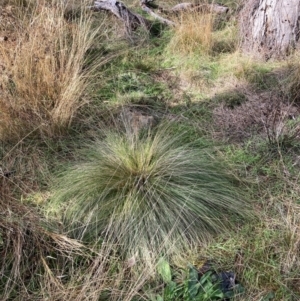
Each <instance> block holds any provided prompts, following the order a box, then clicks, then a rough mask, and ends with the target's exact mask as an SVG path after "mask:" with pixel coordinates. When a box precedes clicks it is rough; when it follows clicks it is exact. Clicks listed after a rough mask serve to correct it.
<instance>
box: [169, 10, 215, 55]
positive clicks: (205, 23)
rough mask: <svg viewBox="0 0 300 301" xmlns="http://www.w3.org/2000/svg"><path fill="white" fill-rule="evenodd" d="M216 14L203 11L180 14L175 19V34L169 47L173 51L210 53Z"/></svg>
mask: <svg viewBox="0 0 300 301" xmlns="http://www.w3.org/2000/svg"><path fill="white" fill-rule="evenodd" d="M213 21H214V15H213V14H212V13H203V12H197V11H194V12H187V13H182V14H180V16H179V17H177V19H176V20H175V22H176V23H177V26H175V27H174V35H173V37H172V39H171V41H170V44H169V46H168V47H169V49H170V51H172V52H173V53H182V54H195V53H197V52H203V53H208V52H209V51H210V50H211V47H212V31H213Z"/></svg>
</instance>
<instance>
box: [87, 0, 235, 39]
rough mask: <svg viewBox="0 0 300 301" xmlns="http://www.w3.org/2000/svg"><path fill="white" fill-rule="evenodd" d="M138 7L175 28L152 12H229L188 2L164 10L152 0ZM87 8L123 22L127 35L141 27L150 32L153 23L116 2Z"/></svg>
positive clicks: (142, 1)
mask: <svg viewBox="0 0 300 301" xmlns="http://www.w3.org/2000/svg"><path fill="white" fill-rule="evenodd" d="M140 5H141V8H142V9H143V10H144V11H145V12H147V13H148V14H149V15H150V16H152V17H153V18H154V19H156V20H158V21H159V22H161V23H162V24H166V25H168V26H176V23H175V22H173V21H171V20H169V19H166V18H164V17H162V16H160V15H159V14H157V13H155V12H154V11H153V10H154V9H157V10H158V11H159V12H160V13H164V14H166V15H172V14H173V15H174V14H178V13H179V12H182V11H188V12H189V11H199V12H210V13H217V14H220V13H227V12H228V10H229V9H228V7H226V6H223V5H219V4H193V3H189V2H184V3H180V4H177V5H175V6H174V7H172V8H170V9H165V8H162V7H160V6H159V5H157V4H155V3H154V0H140ZM89 8H90V9H92V10H94V11H102V10H103V11H108V12H110V13H112V14H113V15H115V16H116V17H117V18H118V19H120V20H122V21H123V22H124V24H125V27H126V30H127V32H128V33H132V32H133V31H135V30H137V28H139V27H143V28H144V29H146V30H147V31H150V29H151V26H152V25H153V22H151V21H150V20H148V19H146V18H144V17H143V16H141V15H139V14H137V13H133V12H132V11H130V10H129V9H128V8H127V7H126V6H125V4H124V3H122V2H120V1H117V0H98V1H95V2H94V5H93V6H91V7H89Z"/></svg>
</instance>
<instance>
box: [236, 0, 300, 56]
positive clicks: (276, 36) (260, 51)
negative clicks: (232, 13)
mask: <svg viewBox="0 0 300 301" xmlns="http://www.w3.org/2000/svg"><path fill="white" fill-rule="evenodd" d="M299 23H300V0H250V1H247V2H246V4H245V6H244V8H243V9H242V10H241V12H240V33H241V39H242V48H243V50H245V51H247V52H252V53H253V54H256V55H259V56H261V57H263V58H265V59H270V58H271V57H275V58H280V57H284V56H286V55H288V54H290V53H291V52H292V51H293V50H294V49H295V48H296V46H297V44H298V42H299V36H300V26H299V25H300V24H299Z"/></svg>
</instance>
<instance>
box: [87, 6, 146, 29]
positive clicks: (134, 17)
mask: <svg viewBox="0 0 300 301" xmlns="http://www.w3.org/2000/svg"><path fill="white" fill-rule="evenodd" d="M90 8H91V9H92V10H94V11H101V10H103V11H109V12H111V13H112V14H114V15H115V16H116V17H117V18H119V19H120V20H122V21H123V22H124V23H125V26H126V29H127V31H128V32H132V31H135V30H136V29H137V28H138V27H140V26H142V27H143V28H146V29H149V28H150V27H151V22H150V21H149V20H147V19H145V18H144V17H142V16H141V15H139V14H136V13H133V12H131V11H130V10H129V9H128V8H127V7H126V6H125V5H124V3H122V2H120V1H117V0H99V1H95V2H94V5H93V6H92V7H90Z"/></svg>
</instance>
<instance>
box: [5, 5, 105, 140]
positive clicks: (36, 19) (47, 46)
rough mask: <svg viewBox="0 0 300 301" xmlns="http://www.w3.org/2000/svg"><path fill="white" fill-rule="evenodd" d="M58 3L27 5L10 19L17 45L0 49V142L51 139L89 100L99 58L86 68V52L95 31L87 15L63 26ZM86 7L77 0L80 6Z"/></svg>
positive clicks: (67, 124) (62, 16)
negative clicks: (32, 137)
mask: <svg viewBox="0 0 300 301" xmlns="http://www.w3.org/2000/svg"><path fill="white" fill-rule="evenodd" d="M62 3H63V2H57V1H54V0H53V1H50V2H47V3H46V2H45V3H42V2H39V1H32V2H31V4H32V5H31V7H30V9H28V10H27V11H26V10H25V11H24V8H22V10H23V13H22V17H16V18H15V22H16V26H15V31H16V32H14V33H13V35H14V36H15V37H16V41H11V43H10V42H9V43H1V44H0V59H1V63H2V65H3V66H2V67H3V70H4V75H3V76H2V77H1V82H0V84H1V86H2V88H3V89H2V90H3V91H2V92H3V93H2V97H1V99H0V111H1V115H0V117H1V118H0V138H1V139H6V138H10V139H11V138H16V139H20V137H22V136H23V135H25V134H27V133H29V132H31V131H37V132H40V133H41V134H43V135H48V136H54V135H56V134H57V133H58V132H60V131H62V130H64V129H66V128H67V127H68V126H69V125H70V124H71V122H72V119H73V117H74V115H75V114H76V111H77V110H78V108H80V107H81V106H82V105H84V104H85V103H86V102H87V101H88V99H87V97H86V91H87V89H88V88H89V86H90V85H91V82H92V76H93V72H94V71H95V68H96V67H97V65H99V64H100V59H101V55H99V57H100V59H99V60H95V61H94V63H93V64H90V65H89V66H88V67H87V64H86V52H87V50H88V49H89V48H90V47H91V45H92V43H93V40H94V38H95V36H96V34H97V32H98V31H99V28H96V27H95V26H93V20H92V17H91V13H88V12H83V13H82V14H81V16H80V17H78V18H77V19H76V20H75V19H74V20H73V21H67V20H66V19H65V18H64V12H65V9H66V8H65V6H64V5H63V4H62ZM86 4H87V2H86V1H84V0H82V1H81V5H82V7H84V6H85V5H86ZM20 9H21V8H20ZM100 27H101V26H100Z"/></svg>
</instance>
